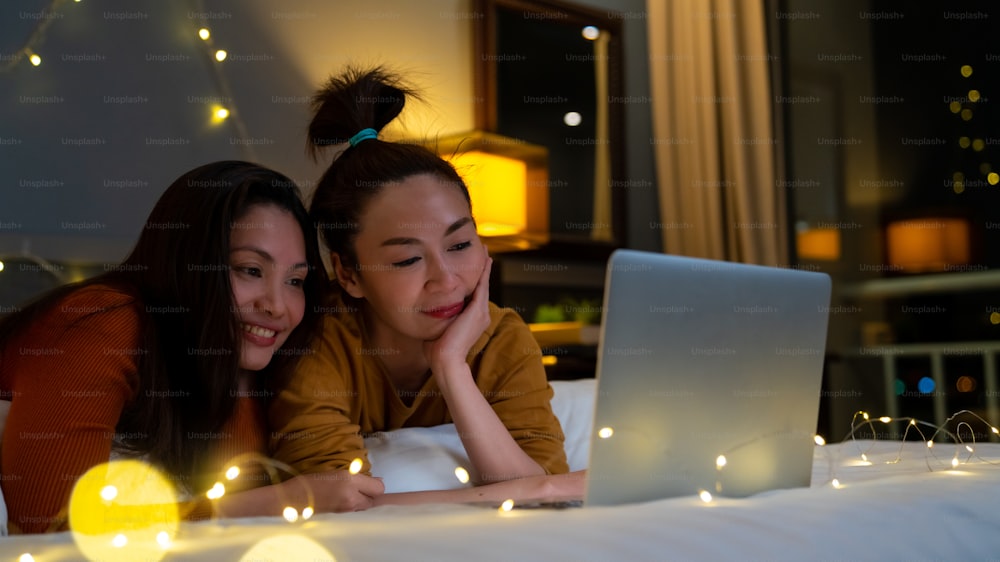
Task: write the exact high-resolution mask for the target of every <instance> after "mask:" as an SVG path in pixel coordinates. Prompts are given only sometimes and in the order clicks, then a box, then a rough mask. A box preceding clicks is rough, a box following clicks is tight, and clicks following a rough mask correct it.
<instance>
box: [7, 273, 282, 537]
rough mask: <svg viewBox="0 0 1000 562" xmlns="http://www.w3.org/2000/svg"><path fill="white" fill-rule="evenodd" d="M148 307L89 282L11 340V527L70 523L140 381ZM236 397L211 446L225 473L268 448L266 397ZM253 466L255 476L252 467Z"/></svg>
mask: <svg viewBox="0 0 1000 562" xmlns="http://www.w3.org/2000/svg"><path fill="white" fill-rule="evenodd" d="M141 307H142V304H141V303H139V302H136V301H135V299H133V298H132V297H130V296H128V295H126V294H124V293H122V292H120V291H117V290H114V289H111V288H109V287H105V286H91V287H86V288H83V289H80V290H78V291H75V292H73V293H71V294H70V295H69V296H67V297H66V298H65V299H63V300H62V301H61V302H59V303H57V304H56V305H55V306H54V307H53V308H52V309H50V310H49V311H47V312H45V313H44V314H43V315H42V316H41V318H39V319H37V320H36V321H35V322H34V323H33V324H32V325H31V327H30V328H29V329H28V330H26V331H25V332H24V333H22V334H19V335H16V336H15V337H13V338H11V341H9V342H7V343H6V345H5V346H4V348H3V350H2V351H3V354H2V356H0V398H2V399H4V400H10V401H11V407H10V412H9V414H8V417H7V424H6V428H5V429H4V433H3V442H2V443H3V445H2V449H0V485H2V486H3V494H4V497H5V499H6V502H7V509H8V512H9V520H8V526H9V527H10V531H11V532H13V533H17V532H22V533H37V532H44V531H57V530H65V529H66V528H67V521H66V506H67V505H68V502H69V497H70V493H71V492H72V489H73V485H74V483H75V482H76V481H77V479H78V478H79V477H80V476H82V475H83V473H85V472H86V471H87V470H88V469H90V468H91V467H93V466H95V465H97V464H100V463H103V462H107V461H108V459H109V457H110V454H111V446H112V441H113V438H114V433H115V427H116V426H117V424H118V419H119V417H120V416H121V413H122V411H123V409H124V408H125V407H126V405H127V404H128V403H129V402H130V401H131V400H133V399H134V398H135V394H136V392H137V388H138V382H137V378H136V377H137V375H136V358H137V356H138V355H139V354H141V353H142V352H143V350H142V345H141V342H140V325H139V322H140V311H141ZM238 400H239V404H238V407H237V411H236V413H235V415H234V416H233V418H232V419H230V420H229V421H228V422H227V424H226V425H225V427H224V428H223V430H222V431H221V432H220V433H221V434H222V437H221V438H219V439H218V440H217V441H218V443H217V447H216V449H215V450H214V451H213V453H212V454H213V456H214V457H215V458H217V459H218V468H219V469H220V470H221V469H224V464H223V463H225V462H226V461H227V460H228V459H231V458H232V457H234V456H236V455H239V454H241V453H246V452H257V453H265V452H266V430H265V425H264V424H265V420H264V406H263V404H261V403H260V402H261V401H260V399H258V398H250V397H240V398H238ZM189 438H192V437H189ZM193 438H200V437H199V436H194V437H193ZM213 464H215V463H213ZM247 472H248V477H249V473H250V472H252V471H247ZM248 485H252V484H248ZM181 513H182V514H185V516H186V517H187V518H189V519H191V518H203V517H207V516H209V515H211V506H210V505H209V504H208V503H207V501H197V502H189V503H188V504H186V505H182V506H181Z"/></svg>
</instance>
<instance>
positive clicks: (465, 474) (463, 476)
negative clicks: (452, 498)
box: [455, 466, 469, 484]
mask: <svg viewBox="0 0 1000 562" xmlns="http://www.w3.org/2000/svg"><path fill="white" fill-rule="evenodd" d="M455 478H458V481H459V482H461V483H462V484H468V483H469V471H468V470H465V469H464V468H462V467H460V466H457V467H455Z"/></svg>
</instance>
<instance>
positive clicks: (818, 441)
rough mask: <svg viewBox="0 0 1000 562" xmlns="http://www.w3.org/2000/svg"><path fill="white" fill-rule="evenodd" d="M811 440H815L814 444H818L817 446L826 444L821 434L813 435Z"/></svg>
mask: <svg viewBox="0 0 1000 562" xmlns="http://www.w3.org/2000/svg"><path fill="white" fill-rule="evenodd" d="M813 441H815V442H816V444H817V445H819V446H821V447H822V446H823V445H826V439H823V436H822V435H815V436H813Z"/></svg>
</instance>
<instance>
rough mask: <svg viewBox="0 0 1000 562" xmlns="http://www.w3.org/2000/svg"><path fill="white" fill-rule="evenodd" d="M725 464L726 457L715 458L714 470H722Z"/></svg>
mask: <svg viewBox="0 0 1000 562" xmlns="http://www.w3.org/2000/svg"><path fill="white" fill-rule="evenodd" d="M727 462H728V461H727V460H726V455H719V456H717V457H715V468H716V469H717V470H722V467H724V466H726V463H727Z"/></svg>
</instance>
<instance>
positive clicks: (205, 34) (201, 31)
mask: <svg viewBox="0 0 1000 562" xmlns="http://www.w3.org/2000/svg"><path fill="white" fill-rule="evenodd" d="M211 36H212V32H211V31H209V30H208V28H207V27H203V28H201V29H199V30H198V37H201V40H202V41H208V38H209V37H211Z"/></svg>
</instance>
